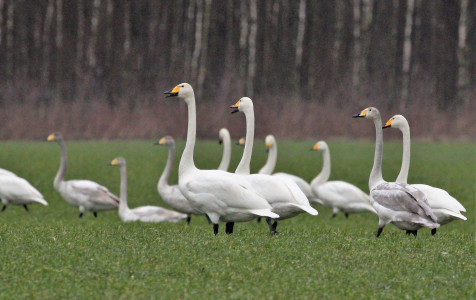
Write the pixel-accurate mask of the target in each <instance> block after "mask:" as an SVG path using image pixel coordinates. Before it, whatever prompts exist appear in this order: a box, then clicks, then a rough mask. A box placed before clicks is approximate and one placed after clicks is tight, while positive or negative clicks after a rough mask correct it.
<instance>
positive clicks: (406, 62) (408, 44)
mask: <svg viewBox="0 0 476 300" xmlns="http://www.w3.org/2000/svg"><path fill="white" fill-rule="evenodd" d="M414 7H415V0H407V11H406V14H405V34H404V40H403V66H402V86H401V90H400V111H404V109H405V107H406V105H407V102H408V91H409V89H410V63H411V58H412V29H413V9H414Z"/></svg>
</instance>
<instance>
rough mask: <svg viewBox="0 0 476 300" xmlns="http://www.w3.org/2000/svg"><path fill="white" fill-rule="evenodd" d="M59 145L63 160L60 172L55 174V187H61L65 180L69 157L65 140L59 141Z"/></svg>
mask: <svg viewBox="0 0 476 300" xmlns="http://www.w3.org/2000/svg"><path fill="white" fill-rule="evenodd" d="M59 146H60V149H61V161H60V166H59V169H58V172H57V173H56V176H55V181H54V183H53V185H54V187H55V189H59V186H60V185H61V183H62V182H63V181H64V175H65V174H66V165H67V164H68V157H67V154H66V146H65V143H64V140H60V141H59Z"/></svg>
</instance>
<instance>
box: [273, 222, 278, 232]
mask: <svg viewBox="0 0 476 300" xmlns="http://www.w3.org/2000/svg"><path fill="white" fill-rule="evenodd" d="M276 227H278V221H276V220H275V221H274V223H273V234H276V233H278V232H277V231H276Z"/></svg>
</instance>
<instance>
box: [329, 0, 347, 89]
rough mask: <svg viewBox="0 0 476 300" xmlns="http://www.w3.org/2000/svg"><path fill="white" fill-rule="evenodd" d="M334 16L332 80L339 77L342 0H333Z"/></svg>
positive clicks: (342, 25)
mask: <svg viewBox="0 0 476 300" xmlns="http://www.w3.org/2000/svg"><path fill="white" fill-rule="evenodd" d="M334 3H335V16H336V21H335V23H334V42H333V44H332V71H333V72H332V74H333V75H332V77H333V80H334V82H335V81H336V80H337V79H338V78H339V77H340V76H339V74H340V52H341V48H342V37H343V28H344V8H345V6H344V4H343V3H342V0H335V2H334Z"/></svg>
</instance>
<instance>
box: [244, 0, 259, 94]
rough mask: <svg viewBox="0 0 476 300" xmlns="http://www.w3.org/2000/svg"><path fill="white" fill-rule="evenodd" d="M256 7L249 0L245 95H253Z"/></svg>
mask: <svg viewBox="0 0 476 300" xmlns="http://www.w3.org/2000/svg"><path fill="white" fill-rule="evenodd" d="M257 20H258V8H257V6H256V0H251V1H250V23H251V24H250V35H249V39H248V47H249V48H248V49H249V52H248V76H247V82H246V95H248V97H253V93H254V86H253V83H254V79H255V74H256V33H257V31H258V21H257Z"/></svg>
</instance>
